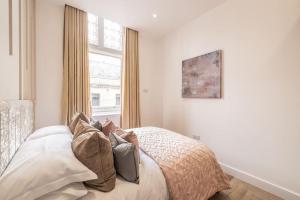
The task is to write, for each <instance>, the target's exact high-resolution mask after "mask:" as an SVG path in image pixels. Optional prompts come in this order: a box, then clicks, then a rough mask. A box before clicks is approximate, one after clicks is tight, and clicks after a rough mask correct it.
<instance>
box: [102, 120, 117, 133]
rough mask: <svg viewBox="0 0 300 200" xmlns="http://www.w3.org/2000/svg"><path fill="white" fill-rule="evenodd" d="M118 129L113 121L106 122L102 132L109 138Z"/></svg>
mask: <svg viewBox="0 0 300 200" xmlns="http://www.w3.org/2000/svg"><path fill="white" fill-rule="evenodd" d="M117 128H118V127H117V126H116V125H115V124H114V123H113V122H112V121H111V120H106V121H105V122H104V123H103V125H102V132H103V133H104V135H106V136H107V137H108V136H109V134H110V133H112V132H114V131H115V130H116V129H117Z"/></svg>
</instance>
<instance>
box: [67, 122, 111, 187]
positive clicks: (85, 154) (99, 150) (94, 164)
mask: <svg viewBox="0 0 300 200" xmlns="http://www.w3.org/2000/svg"><path fill="white" fill-rule="evenodd" d="M72 150H73V152H74V154H75V156H76V157H77V159H78V160H79V161H80V162H82V163H83V164H84V165H85V166H87V167H88V168H89V169H90V170H92V171H93V172H94V173H96V174H97V176H98V179H95V180H89V181H86V182H85V184H86V185H87V186H89V187H92V188H94V189H97V190H100V191H103V192H108V191H111V190H112V189H114V187H115V183H116V171H115V168H114V159H113V153H112V147H111V144H110V141H109V139H108V138H107V137H105V135H104V134H103V133H102V132H101V131H99V130H98V129H96V128H94V127H92V126H91V125H89V124H88V123H86V122H85V121H83V120H79V121H78V123H77V125H76V128H75V133H74V139H73V141H72Z"/></svg>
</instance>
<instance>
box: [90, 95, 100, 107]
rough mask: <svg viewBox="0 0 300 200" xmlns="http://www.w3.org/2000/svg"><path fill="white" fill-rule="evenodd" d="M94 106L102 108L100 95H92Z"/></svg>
mask: <svg viewBox="0 0 300 200" xmlns="http://www.w3.org/2000/svg"><path fill="white" fill-rule="evenodd" d="M92 106H100V94H99V93H92Z"/></svg>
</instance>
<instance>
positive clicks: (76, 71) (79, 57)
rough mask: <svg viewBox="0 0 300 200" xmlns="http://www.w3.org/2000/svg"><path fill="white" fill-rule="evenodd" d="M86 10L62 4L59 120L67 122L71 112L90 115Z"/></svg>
mask: <svg viewBox="0 0 300 200" xmlns="http://www.w3.org/2000/svg"><path fill="white" fill-rule="evenodd" d="M89 82H90V81H89V62H88V19H87V13H86V12H84V11H82V10H79V9H77V8H74V7H71V6H68V5H66V6H65V21H64V64H63V103H62V106H63V108H62V110H63V113H62V120H63V122H64V123H66V124H69V122H70V120H71V118H72V116H73V114H75V113H76V112H83V113H85V114H86V115H87V116H90V113H91V108H90V84H89Z"/></svg>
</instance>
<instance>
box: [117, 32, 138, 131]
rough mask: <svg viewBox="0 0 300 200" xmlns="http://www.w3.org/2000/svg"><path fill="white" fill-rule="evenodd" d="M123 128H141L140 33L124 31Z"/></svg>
mask: <svg viewBox="0 0 300 200" xmlns="http://www.w3.org/2000/svg"><path fill="white" fill-rule="evenodd" d="M121 92H122V100H121V102H122V105H121V127H122V128H125V129H126V128H135V127H140V125H141V121H140V96H139V95H140V94H139V42H138V32H137V31H135V30H132V29H130V28H125V29H124V48H123V69H122V91H121Z"/></svg>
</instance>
